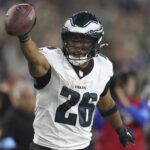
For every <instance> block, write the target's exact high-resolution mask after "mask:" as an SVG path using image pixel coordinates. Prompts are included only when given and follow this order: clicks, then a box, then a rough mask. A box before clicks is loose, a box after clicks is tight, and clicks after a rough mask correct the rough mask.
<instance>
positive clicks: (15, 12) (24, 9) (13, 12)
mask: <svg viewBox="0 0 150 150" xmlns="http://www.w3.org/2000/svg"><path fill="white" fill-rule="evenodd" d="M35 22H36V15H35V10H34V8H33V6H32V5H30V4H28V3H22V4H16V5H13V6H12V7H10V8H9V10H8V12H7V13H6V16H5V29H6V32H7V33H8V34H10V35H13V36H18V37H19V41H20V46H21V49H22V51H23V54H24V56H25V57H26V59H27V61H28V65H29V70H30V73H31V75H32V76H34V77H41V76H43V75H44V74H46V72H48V70H49V68H50V65H49V63H48V61H47V59H46V58H45V57H44V55H43V54H41V53H40V52H39V51H38V48H37V46H36V44H35V43H34V42H33V41H32V39H31V37H30V32H31V30H32V28H33V27H34V25H35Z"/></svg>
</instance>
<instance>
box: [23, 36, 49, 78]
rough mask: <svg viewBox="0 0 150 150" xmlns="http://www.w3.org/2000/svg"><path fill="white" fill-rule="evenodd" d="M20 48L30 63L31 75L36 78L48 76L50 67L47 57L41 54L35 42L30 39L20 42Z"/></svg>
mask: <svg viewBox="0 0 150 150" xmlns="http://www.w3.org/2000/svg"><path fill="white" fill-rule="evenodd" d="M28 36H29V35H28ZM21 37H22V36H21ZM20 46H21V49H22V52H23V54H24V56H25V57H26V59H27V61H28V66H29V71H30V74H31V75H32V76H34V77H41V76H43V75H44V74H46V73H47V71H48V70H49V68H50V65H49V63H48V61H47V59H46V58H45V56H44V55H43V54H42V53H40V52H39V50H38V48H37V46H36V44H35V42H34V41H33V40H32V39H31V38H30V37H28V39H27V40H26V41H25V42H22V41H21V40H20Z"/></svg>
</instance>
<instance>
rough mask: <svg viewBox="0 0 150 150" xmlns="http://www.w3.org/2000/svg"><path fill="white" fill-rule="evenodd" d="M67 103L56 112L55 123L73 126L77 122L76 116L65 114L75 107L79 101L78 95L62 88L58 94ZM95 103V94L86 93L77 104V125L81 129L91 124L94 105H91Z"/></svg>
mask: <svg viewBox="0 0 150 150" xmlns="http://www.w3.org/2000/svg"><path fill="white" fill-rule="evenodd" d="M60 95H61V96H64V97H65V98H66V99H67V101H66V102H64V103H63V104H61V105H60V106H59V107H58V108H57V110H56V116H55V122H59V123H64V124H69V125H73V126H74V125H75V124H76V120H77V114H74V113H69V114H67V113H66V112H67V111H68V110H69V109H70V108H71V107H73V106H75V105H76V104H77V103H78V102H79V100H80V94H79V93H78V92H76V91H74V90H72V89H69V88H67V87H63V88H62V90H61V93H60ZM94 101H97V94H96V93H89V92H86V93H84V94H83V97H82V100H81V102H80V103H79V107H78V114H79V123H80V125H81V126H82V127H88V126H90V124H91V121H92V116H93V112H94V108H95V105H94V104H93V103H92V102H94Z"/></svg>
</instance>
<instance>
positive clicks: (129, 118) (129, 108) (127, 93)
mask: <svg viewBox="0 0 150 150" xmlns="http://www.w3.org/2000/svg"><path fill="white" fill-rule="evenodd" d="M136 87H137V83H136V73H135V72H133V71H125V72H121V73H120V74H119V75H118V76H116V77H115V78H114V79H113V80H112V83H111V92H112V95H113V96H114V99H115V100H116V103H117V106H118V108H119V111H120V112H121V115H122V118H123V122H124V124H125V125H127V126H128V127H130V128H131V129H133V131H134V133H135V137H136V142H135V145H134V146H128V147H127V148H126V150H144V149H145V147H144V146H145V141H144V131H143V127H144V126H145V125H146V124H147V123H148V121H149V120H150V114H149V110H148V106H147V102H146V101H145V100H142V99H140V98H139V97H136V96H135V91H136ZM95 115H99V114H95ZM95 118H96V116H95ZM97 121H98V119H96V120H94V124H96V125H98V124H100V123H97ZM96 127H97V126H96ZM100 127H101V126H100ZM97 129H98V127H97ZM101 134H102V135H101V137H100V141H97V142H96V144H95V150H100V149H97V147H101V149H102V150H110V149H111V148H112V147H113V149H115V150H124V148H123V147H122V145H120V143H119V141H118V140H117V138H116V137H115V136H116V135H115V133H114V131H113V130H112V128H111V127H110V126H109V125H108V124H107V123H104V127H103V132H102V133H101ZM110 135H111V136H110ZM110 141H111V142H110ZM99 145H100V146H99Z"/></svg>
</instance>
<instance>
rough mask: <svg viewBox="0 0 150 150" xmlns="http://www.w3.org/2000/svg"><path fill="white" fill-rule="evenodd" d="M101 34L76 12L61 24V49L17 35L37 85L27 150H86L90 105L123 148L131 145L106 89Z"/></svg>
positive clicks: (91, 19)
mask: <svg viewBox="0 0 150 150" xmlns="http://www.w3.org/2000/svg"><path fill="white" fill-rule="evenodd" d="M103 35H104V31H103V26H102V24H101V22H100V21H99V20H98V19H97V17H96V16H95V15H94V14H92V13H89V12H87V11H81V12H78V13H76V14H74V15H72V16H71V17H70V18H69V19H68V20H67V21H66V22H65V24H64V26H63V29H62V32H61V37H62V42H63V48H62V49H61V48H54V47H43V48H40V49H38V47H37V45H36V44H35V43H34V41H33V40H32V39H31V37H30V34H29V33H27V34H24V35H21V36H19V40H20V45H21V49H22V51H23V54H24V56H25V57H26V59H27V61H28V65H29V71H30V73H31V75H32V76H33V77H34V79H35V85H34V86H35V88H36V89H37V97H36V109H35V115H36V117H35V120H34V124H33V125H34V130H35V135H34V139H33V144H32V146H31V150H51V149H55V150H79V149H82V150H92V149H93V148H92V143H91V136H92V135H91V126H92V123H93V115H94V110H95V106H96V105H98V107H99V111H100V112H101V114H102V116H103V117H105V119H106V120H107V121H108V122H109V123H110V124H111V125H112V127H113V128H114V129H115V130H116V133H117V134H118V136H119V139H120V142H121V143H122V144H123V145H124V146H126V145H127V144H128V143H134V139H135V138H134V135H133V133H132V131H131V130H130V129H128V128H126V127H124V126H123V123H122V120H121V118H120V114H119V112H118V110H117V108H116V105H115V102H114V101H113V99H112V97H111V95H110V92H109V82H110V78H111V77H112V76H113V66H112V63H111V62H110V60H109V59H108V58H107V57H104V56H102V55H101V54H100V51H99V49H100V47H101V40H102V37H103ZM110 136H111V135H110ZM110 142H111V141H110Z"/></svg>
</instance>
